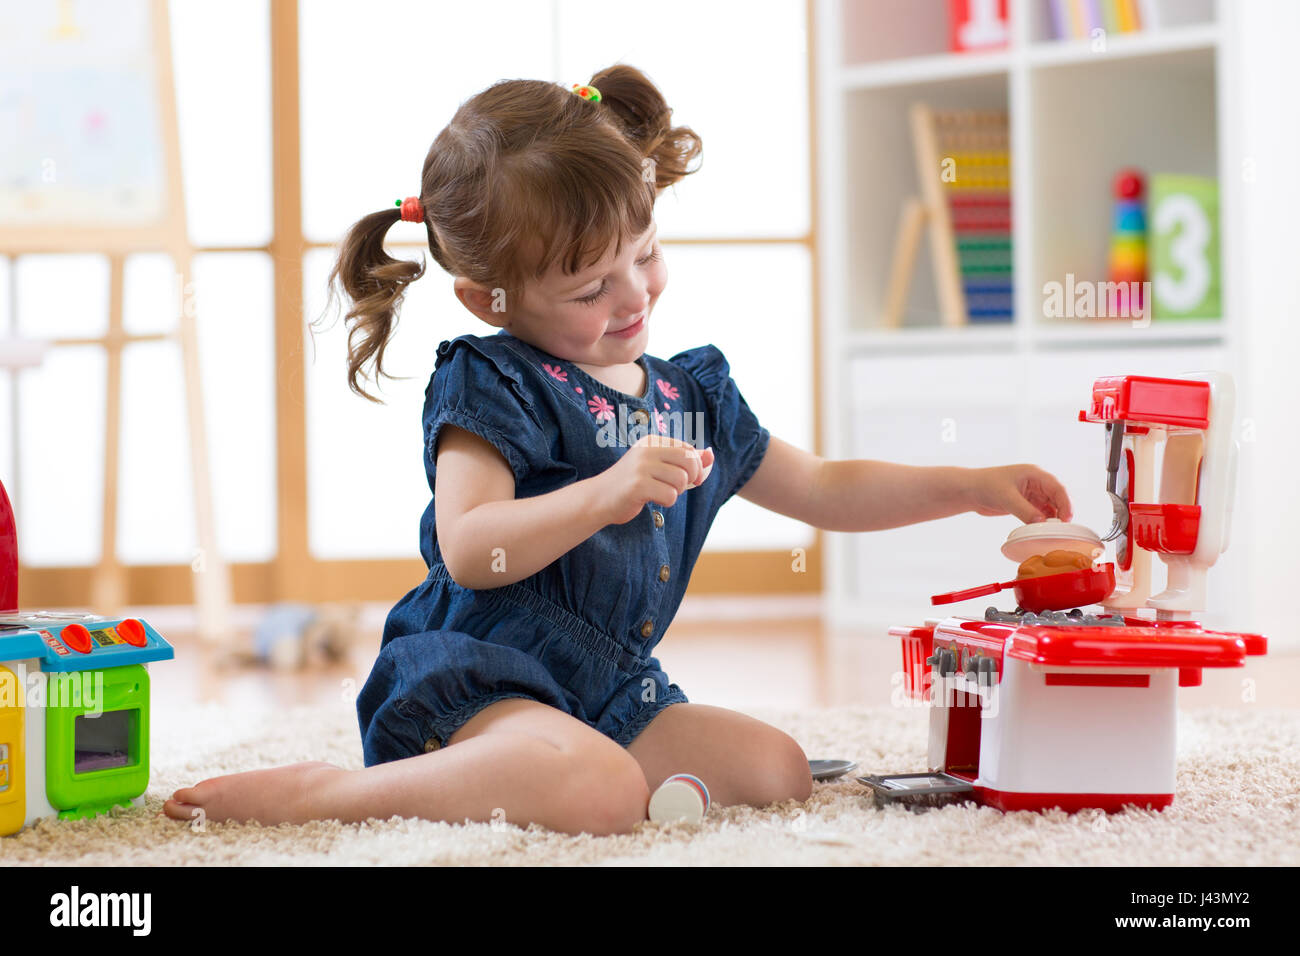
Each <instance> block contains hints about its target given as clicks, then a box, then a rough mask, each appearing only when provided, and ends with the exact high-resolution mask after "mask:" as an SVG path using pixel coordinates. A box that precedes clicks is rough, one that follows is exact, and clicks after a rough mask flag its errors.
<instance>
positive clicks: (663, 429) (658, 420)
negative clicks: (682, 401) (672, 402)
mask: <svg viewBox="0 0 1300 956" xmlns="http://www.w3.org/2000/svg"><path fill="white" fill-rule="evenodd" d="M665 407H667V406H665ZM655 424H656V425H658V426H659V434H661V435H666V434H667V433H668V423H667V422H665V421H664V417H663V416H662V415H660V414H659V410H658V409H655Z"/></svg>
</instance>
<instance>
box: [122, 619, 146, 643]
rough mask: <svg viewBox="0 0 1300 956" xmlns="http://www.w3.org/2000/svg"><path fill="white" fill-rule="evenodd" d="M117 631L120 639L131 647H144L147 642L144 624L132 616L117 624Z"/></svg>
mask: <svg viewBox="0 0 1300 956" xmlns="http://www.w3.org/2000/svg"><path fill="white" fill-rule="evenodd" d="M117 633H118V636H120V637H121V638H122V640H124V641H126V642H127V643H128V644H130V645H131V646H132V647H144V646H145V645H146V644H148V643H149V636H148V635H147V634H146V633H145V629H144V625H143V624H142V623H140V622H139V621H137V620H136V619H135V618H133V617H128V618H127V619H126V620H125V621H123V622H122V623H121V624H119V625H118V626H117Z"/></svg>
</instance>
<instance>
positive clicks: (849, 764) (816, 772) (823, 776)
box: [808, 760, 858, 780]
mask: <svg viewBox="0 0 1300 956" xmlns="http://www.w3.org/2000/svg"><path fill="white" fill-rule="evenodd" d="M857 766H858V765H857V764H856V763H854V762H853V761H852V760H809V761H808V767H809V768H810V769H811V770H812V778H813V779H814V780H834V779H835V778H836V777H842V776H844V775H845V774H846V773H848V772H849V771H850V770H856V769H857Z"/></svg>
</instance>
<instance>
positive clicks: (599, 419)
mask: <svg viewBox="0 0 1300 956" xmlns="http://www.w3.org/2000/svg"><path fill="white" fill-rule="evenodd" d="M637 362H638V364H640V365H641V366H642V368H643V369H644V370H645V371H646V386H645V389H644V392H643V393H642V394H641V395H629V394H627V393H624V392H620V391H618V390H617V389H614V388H611V387H610V386H608V385H606V384H604V383H603V382H600V381H597V380H596V379H594V378H593V377H591V376H590V375H588V374H587V373H586V372H584V371H583V370H582V369H580V368H578V367H577V366H576V365H574V364H573V363H571V362H568V361H565V360H563V359H559V358H556V357H555V356H553V355H550V354H548V353H546V352H544V351H542V350H541V349H538V348H537V347H535V346H533V345H530V344H529V343H527V342H524V341H523V340H521V339H518V338H515V337H514V336H513V335H511V334H510V333H509V332H506V331H504V330H502V331H500V332H498V333H496V334H495V335H488V336H478V335H462V336H459V337H457V338H454V339H450V340H447V341H443V342H442V343H440V344H439V346H438V350H437V357H436V359H435V362H434V372H433V375H432V377H431V378H430V381H429V385H428V388H427V389H426V391H425V403H424V411H423V423H424V466H425V471H426V474H427V476H428V480H429V488H430V490H431V491H433V490H435V488H436V485H435V479H436V474H437V464H436V459H435V454H436V449H437V440H438V436H439V433H440V430H441V428H442V426H443V425H446V424H452V425H455V426H457V427H460V428H464V429H466V430H467V431H470V432H473V433H474V434H476V435H479V436H481V437H482V438H484V439H485V440H487V441H488V442H489V443H491V444H492V445H493V446H494V447H495V448H496V449H497V450H498V451H500V452H501V454H502V456H503V457H504V458H505V460H506V462H507V463H508V464H509V466H510V469H511V471H512V472H513V473H514V477H515V497H516V498H527V497H532V496H535V495H543V494H546V493H548V492H551V491H555V490H557V489H559V488H563V487H565V486H566V485H569V484H572V483H573V482H575V481H581V480H583V479H586V478H591V477H593V476H595V475H597V474H600V473H601V472H604V471H606V470H607V469H608V468H610V467H611V466H613V465H614V464H615V463H616V462H617V461H618V460H619V458H620V457H621V456H622V455H623V454H624V453H625V452H626V450H627V448H628V447H629V446H630V445H633V444H635V443H636V441H637V440H638V439H639V438H640V437H642V436H643V435H646V434H651V433H654V434H662V435H671V436H673V437H675V438H680V439H682V440H685V441H688V442H691V443H692V444H693V445H695V446H696V447H697V448H699V449H701V450H702V449H704V448H706V447H709V446H712V448H713V453H714V464H713V470H712V472H711V473H710V475H709V477H708V478H707V479H705V481H704V483H703V484H702V485H701V486H700V487H698V488H688V489H686V491H684V492H683V493H682V494H681V495H679V496H678V498H677V501H676V502H675V503H674V504H673V505H672V506H664V505H660V504H656V503H654V502H649V503H647V504H646V505H645V506H644V507H643V508H642V511H641V513H640V514H638V515H637V516H636V517H635V518H633V519H632V520H631V521H628V522H627V523H625V524H610V525H606V526H605V527H604V528H602V529H601V530H600V531H598V532H596V534H594V535H592V536H591V537H590V538H588V539H587V540H586V541H584V542H582V543H581V544H579V545H577V546H576V547H574V548H572V549H571V550H569V551H568V552H567V553H565V554H563V555H560V556H559V557H558V558H556V559H555V560H554V561H552V562H551V563H550V564H549V565H547V566H546V567H545V568H543V569H541V570H540V571H538V572H536V573H534V574H532V575H530V576H529V577H527V578H524V579H522V580H520V581H517V582H514V583H510V584H506V585H503V586H501V587H490V588H479V589H470V588H465V587H462V586H460V585H459V584H457V583H456V582H455V581H454V580H452V578H451V575H450V574H449V573H448V571H447V567H446V565H445V563H444V562H443V557H442V551H441V549H440V548H439V545H438V529H437V523H436V520H435V509H434V502H433V501H432V500H430V502H429V505H428V507H427V508H426V509H425V512H424V516H423V518H422V519H421V522H420V553H421V555H422V556H423V557H424V560H425V564H426V565H427V566H428V568H429V573H428V575H427V576H426V577H425V579H424V581H423V582H422V583H421V584H420V585H419V586H418V587H416V588H414V589H413V590H411V591H410V592H408V593H407V594H406V595H405V596H404V597H403V598H402V599H401V600H400V601H399V602H398V603H397V605H396V606H395V607H394V608H393V609H392V611H391V612H390V613H389V615H388V619H387V621H386V623H385V626H384V633H383V640H382V645H381V649H380V653H379V657H378V659H377V660H376V661H375V666H374V669H373V670H372V671H371V674H370V677H369V678H368V680H367V681H366V684H365V686H364V687H363V688H362V690H361V693H360V694H359V695H358V698H357V716H358V719H359V721H360V725H361V738H362V745H363V750H364V757H365V763H366V765H367V766H371V765H374V764H377V763H382V762H385V761H389V760H399V759H402V758H404V757H409V756H413V755H415V754H419V753H425V752H428V751H431V750H436V749H438V748H439V747H442V746H446V744H447V741H448V739H449V738H450V737H451V735H452V734H454V733H455V732H456V731H457V730H458V729H459V728H460V727H461V726H462V725H464V723H465V722H466V721H468V720H469V719H470V718H471V717H473V716H474V715H475V714H477V713H478V712H479V711H480V710H482V709H483V708H484V707H487V706H488V705H489V704H493V703H495V702H496V701H499V700H504V699H507V698H512V697H520V698H526V699H531V700H537V701H541V702H542V703H544V704H549V705H550V706H552V707H557V708H559V709H560V710H562V711H564V712H565V713H567V714H570V715H572V716H573V717H575V718H577V719H579V720H581V721H583V722H584V723H586V724H587V725H588V726H591V727H594V728H595V729H596V730H598V731H600V732H601V733H603V734H605V735H606V736H608V737H610V738H611V739H613V740H615V741H617V742H618V743H619V744H622V745H623V746H627V745H628V744H629V743H631V742H632V741H633V740H634V739H635V738H636V736H637V735H638V734H639V733H640V732H641V731H642V730H644V729H645V727H646V726H647V725H648V724H649V723H650V721H651V720H653V719H654V718H655V717H656V716H657V715H658V714H659V713H660V712H661V711H662V710H663V709H664V708H666V707H668V706H670V705H672V704H675V703H681V702H685V701H686V700H687V697H686V694H685V693H684V692H683V691H682V689H681V688H680V687H678V686H677V685H676V684H674V683H672V682H671V681H670V680H669V678H668V675H667V674H666V673H664V671H663V668H662V667H660V665H659V661H658V660H657V659H656V658H655V657H653V656H652V654H653V651H654V649H655V646H656V645H657V644H658V643H659V641H660V639H661V638H662V637H663V635H664V632H665V631H666V629H667V627H668V625H669V623H670V622H671V621H672V619H673V616H674V614H676V612H677V608H678V606H679V605H680V604H681V600H682V596H683V594H684V593H685V591H686V585H687V583H688V582H689V581H690V575H691V569H692V568H693V567H694V565H695V561H696V559H697V558H698V557H699V554H700V550H701V548H702V546H703V544H704V539H705V536H706V535H707V534H708V531H709V527H710V526H711V525H712V524H713V520H714V517H715V516H716V515H717V513H718V509H719V508H721V507H722V505H723V503H724V502H726V501H727V500H728V499H729V498H731V496H732V495H734V494H735V493H736V492H737V491H738V490H740V488H741V487H743V486H744V484H745V483H746V482H747V481H748V480H749V479H750V477H751V476H752V475H753V474H754V472H755V471H756V470H757V468H758V466H759V464H760V462H761V461H762V459H763V456H764V454H766V452H767V447H768V443H769V440H770V434H769V432H768V430H767V429H766V428H764V427H763V426H762V425H760V424H759V422H758V420H757V419H756V417H755V416H754V413H753V412H752V411H751V410H750V408H749V406H748V404H746V402H745V399H744V398H743V397H742V395H741V393H740V390H739V388H738V387H737V385H736V383H735V381H734V380H733V379H732V378H731V376H730V368H729V365H728V363H727V359H726V357H725V356H724V355H723V354H722V352H721V351H720V350H719V349H718V348H717V347H715V346H713V345H704V346H700V347H699V348H694V349H688V350H687V351H684V352H679V353H678V354H676V355H674V356H673V357H672V358H670V359H667V360H664V359H659V358H655V357H653V356H650V355H642V356H641V357H640V358H638V359H637ZM503 557H504V560H505V561H506V569H507V570H508V569H509V554H508V553H507V554H505V555H504V556H503Z"/></svg>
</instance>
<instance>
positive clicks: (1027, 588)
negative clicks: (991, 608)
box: [930, 562, 1115, 614]
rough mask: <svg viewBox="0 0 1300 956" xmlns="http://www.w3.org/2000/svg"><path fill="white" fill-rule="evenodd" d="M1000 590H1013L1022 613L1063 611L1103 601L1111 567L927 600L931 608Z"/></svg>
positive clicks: (1111, 576) (1112, 577) (1108, 588)
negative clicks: (932, 605)
mask: <svg viewBox="0 0 1300 956" xmlns="http://www.w3.org/2000/svg"><path fill="white" fill-rule="evenodd" d="M1004 588H1014V589H1015V592H1016V602H1017V603H1018V604H1019V605H1020V606H1021V607H1022V608H1024V609H1025V610H1026V611H1033V612H1034V613H1035V614H1037V613H1038V612H1039V611H1064V610H1066V609H1067V608H1075V607H1084V606H1086V605H1088V604H1096V603H1098V602H1099V601H1104V600H1105V599H1106V598H1107V597H1108V596H1109V595H1110V592H1111V591H1114V590H1115V565H1114V563H1112V562H1107V563H1106V564H1103V565H1102V566H1101V567H1099V568H1084V569H1083V570H1081V571H1063V572H1061V573H1060V574H1045V575H1042V576H1040V577H1036V578H1020V579H1018V580H1015V581H1003V582H1001V583H999V584H984V585H981V586H980V587H977V588H966V589H965V590H962V591H950V592H948V593H947V594H936V595H934V596H933V597H931V598H930V603H931V604H951V603H952V602H953V601H965V600H967V599H968V598H976V597H983V596H984V595H985V594H995V593H997V592H998V591H1001V590H1003V589H1004Z"/></svg>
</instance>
